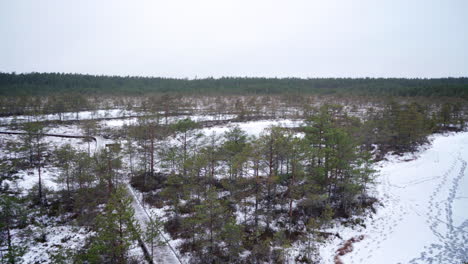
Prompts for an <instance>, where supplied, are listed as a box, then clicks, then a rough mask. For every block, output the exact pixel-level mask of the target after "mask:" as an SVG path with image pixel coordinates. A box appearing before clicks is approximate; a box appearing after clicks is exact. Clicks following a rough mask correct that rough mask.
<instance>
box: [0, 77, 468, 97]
mask: <svg viewBox="0 0 468 264" xmlns="http://www.w3.org/2000/svg"><path fill="white" fill-rule="evenodd" d="M60 93H81V94H87V95H106V94H107V95H111V94H112V95H141V94H147V93H176V94H188V95H191V94H198V95H200V94H205V95H210V94H232V95H240V94H242V95H247V94H258V95H264V94H286V93H288V94H323V95H327V94H328V95H330V94H336V95H349V94H352V95H369V96H382V95H385V96H427V97H437V96H446V97H458V98H464V99H468V78H467V77H460V78H437V79H424V78H421V79H420V78H415V79H407V78H309V79H302V78H261V77H222V78H204V79H176V78H161V77H131V76H125V77H122V76H103V75H101V76H98V75H86V74H69V73H24V74H23V73H22V74H16V73H2V72H0V95H3V96H19V95H39V96H47V95H53V94H60Z"/></svg>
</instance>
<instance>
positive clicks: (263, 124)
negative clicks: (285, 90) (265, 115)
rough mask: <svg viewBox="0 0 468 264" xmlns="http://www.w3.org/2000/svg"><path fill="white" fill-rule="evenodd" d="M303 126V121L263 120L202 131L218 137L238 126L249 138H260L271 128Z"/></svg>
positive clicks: (214, 127)
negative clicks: (264, 131)
mask: <svg viewBox="0 0 468 264" xmlns="http://www.w3.org/2000/svg"><path fill="white" fill-rule="evenodd" d="M302 124H303V121H302V120H290V119H283V120H261V121H251V122H243V123H230V124H229V125H223V126H213V127H209V128H204V129H202V130H201V132H203V134H205V135H210V134H212V133H213V132H214V133H215V134H217V135H222V134H223V133H225V132H227V131H228V130H229V129H231V128H233V127H235V126H238V127H239V128H240V129H242V130H243V131H245V132H246V133H247V135H249V136H259V135H260V134H261V133H262V132H263V130H264V129H266V128H268V127H271V126H282V127H299V126H301V125H302Z"/></svg>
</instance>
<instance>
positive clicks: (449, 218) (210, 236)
mask: <svg viewBox="0 0 468 264" xmlns="http://www.w3.org/2000/svg"><path fill="white" fill-rule="evenodd" d="M467 84H468V79H464V78H462V79H439V80H405V79H387V80H385V79H353V80H344V79H310V80H299V79H255V78H251V79H245V78H222V79H216V80H215V79H200V80H192V81H187V80H175V79H160V78H124V77H97V76H88V75H69V74H18V75H17V74H1V75H0V90H1V92H2V94H9V96H3V97H2V98H1V100H2V101H1V105H2V109H1V111H2V112H1V116H2V117H1V118H0V122H1V126H2V127H1V132H0V144H1V145H0V146H1V173H2V174H1V190H2V196H1V200H0V201H1V208H2V210H1V220H2V225H1V228H2V229H1V230H2V236H4V238H5V239H3V240H2V261H5V263H8V261H10V262H11V263H16V262H15V261H17V262H18V263H23V262H24V263H43V262H53V263H77V262H78V263H82V262H83V263H102V262H106V263H107V262H109V263H143V262H150V263H384V262H385V261H390V263H461V262H462V261H466V258H467V247H466V243H467V241H468V215H467V212H468V211H467V210H466V208H467V206H468V204H467V202H468V200H467V199H466V197H467V195H468V192H467V191H468V177H467V171H466V165H467V164H466V163H467V157H468V148H467V147H466V146H467V144H468V133H467V132H465V128H466V118H467V104H466V98H467V96H468V93H467V92H468V90H467V89H466V85H467ZM393 86H398V87H400V88H399V89H395V88H393ZM69 87H72V88H69ZM95 87H96V88H95ZM100 87H108V88H107V89H103V88H100ZM166 87H171V91H170V92H168V91H167V90H166ZM242 87H246V88H245V89H242ZM251 87H254V88H251ZM309 87H330V88H317V89H315V88H309ZM332 87H336V88H332ZM367 87H373V88H372V90H369V89H368V88H367ZM388 87H390V88H388ZM441 87H443V89H442V88H441ZM26 88H27V89H26ZM28 89H29V90H28ZM70 90H72V91H73V92H67V91H70ZM217 91H221V92H217ZM281 91H285V92H281ZM240 94H242V95H240ZM390 249H391V250H390ZM395 252H398V254H395Z"/></svg>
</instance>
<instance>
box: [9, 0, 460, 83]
mask: <svg viewBox="0 0 468 264" xmlns="http://www.w3.org/2000/svg"><path fill="white" fill-rule="evenodd" d="M0 36H1V38H0V71H3V72H11V71H16V72H31V71H38V72H73V73H90V74H110V75H142V76H165V77H188V78H193V77H195V76H198V77H207V76H214V77H220V76H267V77H274V76H277V77H285V76H295V77H366V76H369V77H446V76H454V77H456V76H468V1H467V0H439V1H438V0H414V1H412V0H380V1H379V0H362V1H359V0H355V1H346V0H342V1H338V0H321V1H318V0H304V1H299V0H283V1H275V0H269V1H259V0H229V1H228V0H187V1H181V0H165V1H162V0H161V1H159V0H148V1H140V0H136V1H135V0H133V1H130V0H128V1H116V0H112V1H110V0H109V1H105V0H75V1H65V0H55V1H53V0H45V1H38V0H28V1H27V0H10V1H8V0H0Z"/></svg>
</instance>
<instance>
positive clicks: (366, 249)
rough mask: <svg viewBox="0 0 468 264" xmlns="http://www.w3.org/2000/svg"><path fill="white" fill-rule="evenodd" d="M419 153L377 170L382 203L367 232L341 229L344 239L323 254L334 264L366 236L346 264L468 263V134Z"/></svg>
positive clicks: (439, 140) (445, 138)
mask: <svg viewBox="0 0 468 264" xmlns="http://www.w3.org/2000/svg"><path fill="white" fill-rule="evenodd" d="M431 140H432V145H431V146H430V147H429V148H428V149H426V150H422V151H420V152H419V153H418V156H416V157H415V156H414V155H412V154H408V155H405V156H403V157H395V156H390V157H388V160H387V161H383V162H381V163H380V164H378V167H379V168H378V170H379V171H378V173H377V182H378V183H377V186H376V189H375V192H376V196H377V197H378V198H379V200H380V201H381V202H382V206H380V207H379V208H378V209H377V213H376V214H375V215H370V216H368V217H367V218H366V219H365V222H364V223H365V225H366V226H367V228H355V229H353V228H351V227H344V226H339V227H337V228H336V229H334V230H332V231H334V232H338V233H339V234H340V236H341V237H342V239H334V240H332V241H329V242H328V243H327V244H326V245H324V246H323V247H322V248H321V255H322V257H323V258H324V262H325V263H334V260H333V258H334V255H335V254H336V250H337V249H338V248H339V247H340V244H342V243H343V242H344V241H346V240H348V239H350V238H352V237H356V236H358V235H364V240H362V241H361V242H356V243H355V244H354V245H353V246H354V250H353V251H352V252H350V253H348V254H346V255H344V256H341V257H340V258H341V260H342V261H343V263H447V264H449V263H464V262H467V261H468V210H466V208H468V199H467V193H468V179H467V178H468V177H467V173H468V172H467V171H466V166H467V159H468V147H467V146H468V133H467V132H464V133H458V134H446V135H435V136H431Z"/></svg>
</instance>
